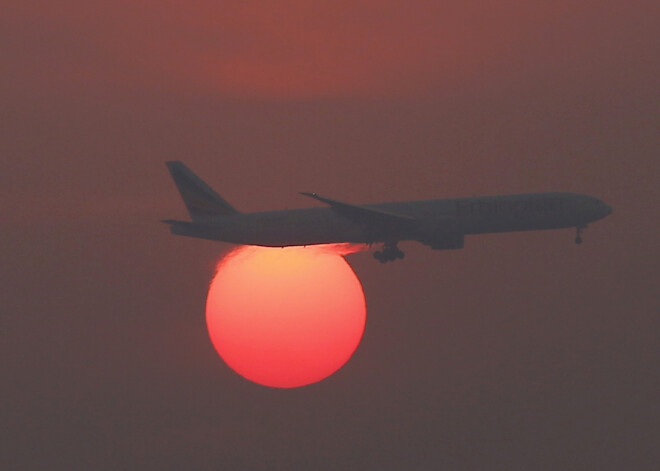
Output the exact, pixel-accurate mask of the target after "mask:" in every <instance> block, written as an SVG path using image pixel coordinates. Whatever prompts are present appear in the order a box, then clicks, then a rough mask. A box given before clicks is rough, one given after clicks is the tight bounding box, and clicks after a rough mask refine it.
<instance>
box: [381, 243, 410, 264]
mask: <svg viewBox="0 0 660 471" xmlns="http://www.w3.org/2000/svg"><path fill="white" fill-rule="evenodd" d="M404 256H405V254H404V253H403V251H401V250H400V249H399V248H398V247H397V246H396V244H393V245H385V247H383V251H382V252H381V251H380V250H377V251H375V252H374V258H375V259H376V260H378V261H379V262H380V263H385V262H393V261H394V260H397V259H402V258H403V257H404Z"/></svg>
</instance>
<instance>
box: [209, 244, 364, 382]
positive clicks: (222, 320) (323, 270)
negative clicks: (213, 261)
mask: <svg viewBox="0 0 660 471" xmlns="http://www.w3.org/2000/svg"><path fill="white" fill-rule="evenodd" d="M206 322H207V325H208V329H209V335H210V337H211V341H212V342H213V345H214V347H215V349H216V350H217V352H218V354H219V355H220V356H221V357H222V359H223V360H224V361H225V362H226V363H227V365H229V367H230V368H232V369H233V370H234V371H236V372H237V373H238V374H240V375H241V376H243V377H245V378H247V379H249V380H251V381H254V382H256V383H259V384H263V385H266V386H273V387H281V388H291V387H297V386H304V385H306V384H311V383H315V382H317V381H320V380H322V379H324V378H326V377H328V376H330V375H331V374H333V373H334V372H336V371H337V370H338V369H339V368H341V367H342V366H343V365H344V364H345V363H346V362H347V361H348V359H349V358H350V357H351V356H352V354H353V352H354V351H355V349H356V348H357V346H358V345H359V343H360V340H361V339H362V334H363V333H364V326H365V322H366V305H365V299H364V292H363V291H362V285H361V283H360V280H359V279H358V278H357V276H356V275H355V272H354V271H353V270H352V268H351V267H350V265H349V264H348V263H347V262H346V260H345V259H344V258H343V257H342V256H341V255H340V254H339V253H338V251H334V250H333V248H332V247H328V246H324V247H287V248H274V249H273V248H264V247H239V248H238V249H236V250H234V251H233V252H231V253H230V254H229V255H227V256H226V257H225V258H224V259H223V260H221V261H220V263H219V264H218V270H217V273H216V275H215V277H214V278H213V281H212V282H211V286H210V288H209V294H208V298H207V302H206Z"/></svg>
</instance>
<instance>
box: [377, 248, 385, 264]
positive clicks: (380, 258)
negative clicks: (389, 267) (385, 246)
mask: <svg viewBox="0 0 660 471" xmlns="http://www.w3.org/2000/svg"><path fill="white" fill-rule="evenodd" d="M374 258H375V259H376V260H378V261H379V262H380V263H385V262H387V256H386V255H385V254H384V253H383V252H381V251H380V250H376V251H375V252H374Z"/></svg>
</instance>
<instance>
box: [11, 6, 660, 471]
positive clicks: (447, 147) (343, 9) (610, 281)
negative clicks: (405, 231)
mask: <svg viewBox="0 0 660 471" xmlns="http://www.w3.org/2000/svg"><path fill="white" fill-rule="evenodd" d="M360 5H361V6H359V7H356V6H355V5H354V3H353V2H337V1H335V2H313V3H304V2H279V1H278V2H270V3H268V5H267V6H264V3H263V2H252V1H247V2H238V3H233V2H222V4H220V3H217V2H210V1H201V2H194V5H191V4H190V3H179V2H176V3H174V4H172V3H171V2H170V3H168V4H167V5H164V4H163V2H155V1H150V0H133V1H131V2H128V1H113V2H110V1H88V2H82V1H80V0H72V1H69V2H64V3H61V2H60V3H57V2H56V3H53V2H45V1H36V2H24V1H20V2H19V1H13V0H10V1H8V2H3V13H2V15H1V16H0V45H1V46H0V49H1V50H2V65H1V66H0V67H1V71H2V73H0V100H1V103H0V109H1V110H2V111H1V113H2V115H1V116H2V125H0V156H1V157H0V158H1V159H2V172H0V188H1V189H2V190H1V191H2V198H0V211H1V214H2V230H1V231H0V240H1V241H2V242H1V243H2V247H3V250H2V263H1V264H0V290H1V291H0V299H2V316H1V317H0V319H1V321H0V322H1V325H0V332H1V333H0V343H1V348H2V352H3V355H2V359H1V360H0V368H1V374H2V378H3V388H2V401H1V406H0V408H1V409H0V410H1V411H2V418H3V420H2V422H3V427H2V430H1V431H0V456H1V461H2V463H3V469H67V470H69V469H91V468H95V469H98V468H102V469H158V470H167V469H172V470H173V469H182V468H186V469H201V470H206V469H208V470H211V469H221V468H222V469H239V470H240V469H259V468H271V469H272V468H275V469H278V468H281V469H404V468H411V467H412V468H420V469H428V468H431V469H437V468H442V467H445V468H449V469H521V468H526V469H580V470H582V469H652V468H653V467H654V466H655V465H657V462H658V461H659V460H660V456H658V448H657V443H656V442H657V439H656V437H657V436H658V435H659V434H660V430H658V423H660V422H659V420H658V419H659V417H658V407H657V400H658V397H657V384H658V382H659V381H658V380H659V379H660V378H658V361H659V360H660V358H659V355H658V351H657V350H658V349H657V332H658V331H659V330H658V327H659V325H658V307H659V306H660V299H659V297H658V284H659V283H658V282H659V281H660V279H659V276H658V273H659V268H660V266H659V265H660V254H659V249H658V243H657V238H658V233H659V230H660V227H658V226H659V224H658V216H657V214H658V203H659V202H660V190H659V186H658V184H657V183H658V181H659V176H660V175H659V173H660V172H659V171H658V170H659V164H658V155H660V152H659V151H660V146H659V141H660V138H659V133H658V129H659V124H660V123H659V120H658V109H660V100H658V77H659V67H658V57H660V44H659V39H660V38H659V34H658V32H657V25H658V24H659V23H660V18H659V17H658V16H659V15H658V10H657V5H656V3H655V2H651V1H632V2H609V1H594V2H580V3H579V4H577V3H576V2H568V1H557V2H551V3H547V4H539V3H538V2H531V3H530V2H523V1H515V0H514V1H510V2H505V3H504V4H502V3H499V4H497V5H495V4H492V2H485V1H475V2H459V1H449V2H443V3H442V5H436V6H427V3H426V2H417V1H413V2H398V1H385V2H383V1H379V2H362V3H361V4H360ZM168 160H183V161H185V162H186V163H188V164H190V166H191V168H194V169H195V171H196V172H197V173H199V174H200V175H202V176H203V177H204V179H205V180H206V181H208V182H213V186H214V188H215V189H216V190H218V192H219V193H220V194H222V195H223V196H224V197H226V198H227V199H228V200H229V201H231V202H232V203H233V204H235V205H236V206H237V207H238V208H239V209H240V210H242V211H246V212H247V211H260V210H266V209H272V208H296V207H304V206H307V205H309V202H308V201H307V198H304V197H302V196H300V195H298V192H299V191H314V192H318V193H319V194H321V195H331V196H332V197H334V198H338V199H340V200H345V201H353V202H360V203H368V202H381V201H403V200H417V199H420V200H421V199H433V198H451V197H461V196H472V195H491V194H505V193H534V192H543V191H565V192H575V193H584V194H589V195H596V196H598V197H599V198H602V199H603V201H606V202H607V203H608V204H610V205H611V206H612V207H613V208H614V210H615V211H614V213H613V214H612V215H611V216H609V217H607V218H606V219H604V220H602V221H600V222H599V223H597V224H595V225H593V226H592V227H590V228H589V229H588V230H586V231H585V232H584V235H583V236H584V243H583V244H582V245H580V246H576V245H575V244H574V243H573V238H574V231H573V230H570V229H567V230H565V231H560V232H555V231H548V232H538V233H525V234H502V235H488V236H483V237H478V238H476V237H475V238H472V239H466V244H465V248H464V249H463V250H460V251H456V252H443V251H439V252H431V251H428V250H427V249H425V248H423V247H421V246H418V245H415V244H402V248H403V249H404V250H406V259H405V260H402V261H398V262H397V263H392V264H387V265H381V264H379V263H374V260H373V259H372V257H371V255H370V254H368V253H358V254H353V255H350V256H349V261H350V263H351V264H352V266H353V267H354V269H355V271H356V273H357V274H358V276H359V277H360V280H361V281H362V283H363V286H364V290H365V294H366V299H367V308H368V321H367V326H366V332H365V336H364V338H363V341H362V343H361V345H360V347H359V349H358V350H357V352H356V353H355V355H354V356H353V358H352V359H351V360H350V361H349V362H348V364H346V366H345V367H343V368H342V369H341V370H340V371H339V372H338V373H337V374H335V375H333V376H332V377H330V378H329V379H327V380H324V381H322V382H320V383H318V384H315V385H312V386H309V387H305V388H301V389H299V390H294V391H277V390H272V389H268V388H262V387H259V386H255V385H253V384H251V383H249V382H247V381H244V380H242V379H241V378H239V377H237V376H236V375H234V374H233V373H232V372H231V371H230V370H229V369H228V368H227V367H225V366H224V365H223V364H222V362H221V360H220V359H219V358H218V356H217V355H216V353H215V351H214V349H213V346H212V344H211V342H210V340H209V338H208V334H207V332H206V326H205V322H204V303H205V297H206V293H207V289H208V284H209V281H210V280H211V278H212V275H213V269H214V267H215V265H216V263H217V261H218V259H219V258H220V256H221V255H222V253H224V251H226V250H228V249H229V248H230V246H223V244H220V243H216V242H207V241H198V240H192V239H187V238H178V237H173V236H171V235H170V234H169V232H168V230H167V228H166V227H165V226H164V225H163V224H161V223H159V221H160V220H161V219H165V218H184V217H185V216H186V214H185V209H184V207H183V205H182V204H181V203H180V200H179V197H178V195H177V194H176V191H175V189H174V188H173V185H172V182H171V180H170V177H169V175H168V173H167V171H166V169H165V167H164V165H163V162H165V161H168ZM173 211H174V213H175V214H173ZM177 211H179V213H178V214H176V212H177Z"/></svg>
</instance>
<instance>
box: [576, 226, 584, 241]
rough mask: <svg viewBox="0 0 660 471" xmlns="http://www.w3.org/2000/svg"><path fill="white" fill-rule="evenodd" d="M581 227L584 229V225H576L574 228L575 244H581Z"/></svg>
mask: <svg viewBox="0 0 660 471" xmlns="http://www.w3.org/2000/svg"><path fill="white" fill-rule="evenodd" d="M582 229H584V227H576V228H575V230H576V233H575V243H576V244H581V243H582Z"/></svg>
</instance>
